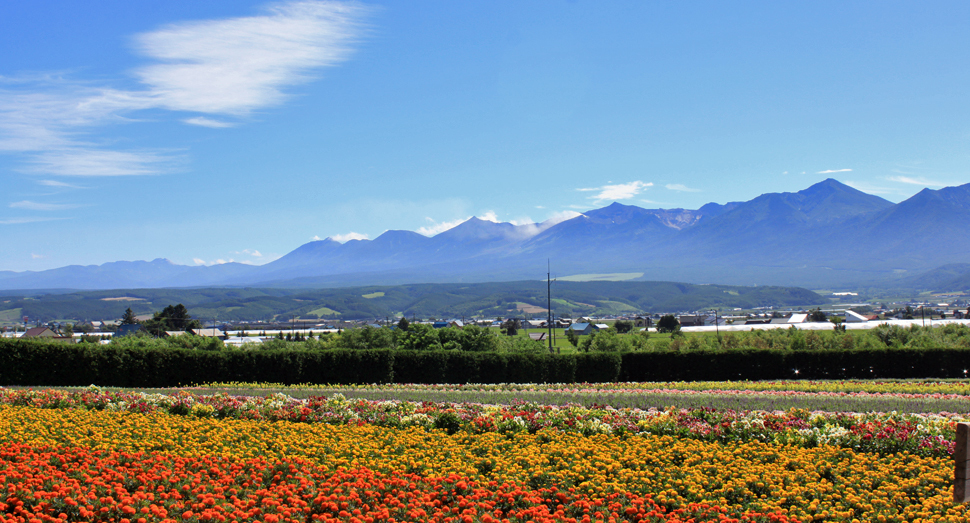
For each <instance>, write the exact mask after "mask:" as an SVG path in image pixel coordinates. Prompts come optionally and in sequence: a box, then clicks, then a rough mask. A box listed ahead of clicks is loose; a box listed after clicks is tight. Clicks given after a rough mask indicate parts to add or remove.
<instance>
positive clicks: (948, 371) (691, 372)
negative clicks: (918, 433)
mask: <svg viewBox="0 0 970 523" xmlns="http://www.w3.org/2000/svg"><path fill="white" fill-rule="evenodd" d="M966 370H970V349H943V348H933V349H882V350H851V351H828V350H825V351H780V350H762V349H739V350H730V351H688V352H630V353H623V354H619V353H580V354H568V355H556V354H516V353H512V354H508V353H495V352H458V351H404V350H397V351H395V350H320V351H309V350H286V349H284V350H262V351H258V350H257V351H200V350H191V349H158V348H131V349H129V348H118V347H112V346H111V345H90V344H83V343H82V344H77V345H72V344H66V343H61V342H44V341H35V340H23V339H13V340H11V339H3V340H0V385H25V386H32V385H35V386H84V385H90V384H97V385H104V386H119V387H173V386H179V385H191V384H200V383H207V382H232V381H237V382H266V383H286V384H298V383H321V384H323V383H326V384H353V383H392V382H397V383H572V382H589V383H598V382H611V381H698V380H713V381H720V380H770V379H868V378H879V379H886V378H963V377H966V376H967V373H966V372H965V371H966Z"/></svg>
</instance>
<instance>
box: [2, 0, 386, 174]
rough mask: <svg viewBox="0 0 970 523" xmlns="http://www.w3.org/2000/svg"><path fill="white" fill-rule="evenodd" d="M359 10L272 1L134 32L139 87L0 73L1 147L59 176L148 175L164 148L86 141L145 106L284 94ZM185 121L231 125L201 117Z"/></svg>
mask: <svg viewBox="0 0 970 523" xmlns="http://www.w3.org/2000/svg"><path fill="white" fill-rule="evenodd" d="M366 12H367V10H366V8H364V7H361V6H359V5H357V4H352V3H340V2H328V1H315V0H304V1H294V2H287V3H278V4H272V5H271V6H269V7H268V8H266V9H265V10H264V12H263V13H262V14H259V15H257V16H249V17H238V18H230V19H221V20H204V21H194V22H182V23H176V24H171V25H168V26H165V27H162V28H160V29H157V30H155V31H150V32H147V33H144V34H141V35H138V36H136V37H135V38H134V42H135V47H136V49H137V50H138V51H139V52H141V53H142V54H143V55H144V56H146V57H148V58H149V59H151V60H152V61H153V63H150V64H147V65H145V66H142V67H140V68H137V69H136V70H135V71H134V73H135V76H136V77H137V78H138V80H139V81H140V82H141V83H142V85H143V86H144V89H141V90H119V89H114V88H109V87H103V86H102V87H99V86H92V85H91V84H90V83H83V82H76V81H67V80H65V79H64V78H63V77H61V76H58V75H34V76H31V77H29V78H28V77H23V78H14V79H11V78H0V85H2V86H3V88H2V89H0V151H5V152H10V153H20V154H22V155H24V157H25V158H26V163H27V166H26V167H25V170H26V171H28V172H36V173H48V174H56V175H64V176H70V175H75V176H130V175H144V174H157V173H162V172H167V171H169V170H171V168H172V162H173V160H174V159H175V158H173V157H172V155H171V154H170V153H167V152H164V151H153V150H120V149H119V147H117V146H116V144H112V143H108V142H105V141H99V140H93V139H91V137H92V136H94V133H95V131H96V129H98V128H100V127H103V126H106V125H110V124H116V123H130V122H132V121H133V120H132V115H133V114H134V113H136V112H138V111H141V110H145V109H167V110H171V111H191V112H196V113H202V114H204V115H232V116H237V117H238V116H242V115H246V114H249V113H251V112H252V111H254V110H257V109H261V108H265V107H269V106H272V105H278V104H280V103H282V102H283V101H285V99H286V97H287V94H286V92H285V90H286V88H287V87H290V86H293V85H297V84H299V83H303V82H306V81H309V80H311V79H312V78H313V76H314V72H315V71H318V70H319V69H320V68H322V67H325V66H332V65H336V64H338V63H340V62H341V61H343V60H346V59H347V57H348V56H349V54H350V52H351V46H352V44H353V43H354V41H355V40H356V39H357V38H358V36H359V35H360V34H361V33H362V26H361V24H360V20H361V19H362V18H363V16H364V15H365V14H366ZM181 120H182V121H183V122H185V123H187V124H190V125H198V126H204V127H211V128H216V127H228V126H231V125H233V124H232V123H228V122H225V121H222V120H218V119H213V118H209V117H206V116H195V117H190V118H181Z"/></svg>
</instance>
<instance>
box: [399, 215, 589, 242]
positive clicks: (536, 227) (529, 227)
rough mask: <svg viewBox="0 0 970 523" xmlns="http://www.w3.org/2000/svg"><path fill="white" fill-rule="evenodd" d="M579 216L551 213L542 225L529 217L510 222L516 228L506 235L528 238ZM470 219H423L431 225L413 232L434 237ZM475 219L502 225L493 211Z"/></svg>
mask: <svg viewBox="0 0 970 523" xmlns="http://www.w3.org/2000/svg"><path fill="white" fill-rule="evenodd" d="M580 215H581V213H578V212H576V211H561V212H557V213H553V214H552V215H551V216H550V217H549V218H547V219H546V220H545V221H543V222H542V223H536V222H535V221H533V220H532V219H531V218H529V217H523V218H519V219H515V220H510V221H509V222H508V223H510V224H512V225H515V226H516V228H515V229H514V230H511V231H508V234H509V235H510V237H512V238H519V239H524V238H530V237H532V236H535V235H536V234H539V233H540V232H542V231H544V230H546V229H548V228H550V227H552V226H553V225H556V224H557V223H561V222H564V221H566V220H569V219H572V218H575V217H577V216H580ZM471 218H472V217H471V216H469V217H467V218H460V219H457V220H451V221H445V222H436V221H435V220H434V219H433V218H425V219H426V220H428V221H429V222H431V225H428V226H425V227H421V228H419V229H418V230H417V231H415V232H417V233H418V234H423V235H425V236H434V235H436V234H440V233H442V232H445V231H447V230H449V229H453V228H455V227H457V226H459V225H461V224H462V223H465V222H466V221H468V220H470V219H471ZM477 218H478V219H480V220H485V221H488V222H493V223H503V222H502V221H501V220H500V219H499V218H498V215H497V214H496V213H495V212H494V211H487V212H485V213H482V214H481V215H479V216H478V217H477Z"/></svg>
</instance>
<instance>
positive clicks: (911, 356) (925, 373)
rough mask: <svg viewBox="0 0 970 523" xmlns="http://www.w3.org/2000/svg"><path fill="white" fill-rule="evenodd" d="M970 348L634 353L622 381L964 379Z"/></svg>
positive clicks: (969, 364)
mask: <svg viewBox="0 0 970 523" xmlns="http://www.w3.org/2000/svg"><path fill="white" fill-rule="evenodd" d="M968 370H970V349H947V348H931V349H913V348H905V349H857V350H849V351H834V350H824V351H780V350H770V349H739V350H731V351H697V352H647V353H642V352H630V353H626V354H624V355H623V364H622V367H621V372H620V380H621V381H708V380H709V381H722V380H778V379H813V380H817V379H830V380H843V379H892V378H896V379H908V378H965V377H967V371H968Z"/></svg>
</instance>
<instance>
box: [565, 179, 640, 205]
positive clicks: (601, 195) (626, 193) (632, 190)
mask: <svg viewBox="0 0 970 523" xmlns="http://www.w3.org/2000/svg"><path fill="white" fill-rule="evenodd" d="M649 187H653V182H646V183H644V182H641V181H639V180H637V181H632V182H629V183H618V184H613V185H604V186H602V187H587V188H583V189H576V190H577V191H592V192H596V194H595V195H593V196H590V197H589V198H590V199H591V200H596V201H598V202H599V201H607V200H629V199H630V198H633V197H634V196H636V195H638V194H640V193H641V192H643V191H644V190H646V189H647V188H649Z"/></svg>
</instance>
